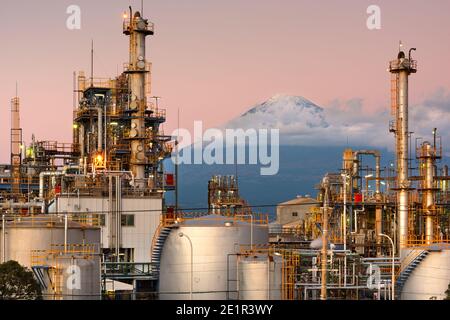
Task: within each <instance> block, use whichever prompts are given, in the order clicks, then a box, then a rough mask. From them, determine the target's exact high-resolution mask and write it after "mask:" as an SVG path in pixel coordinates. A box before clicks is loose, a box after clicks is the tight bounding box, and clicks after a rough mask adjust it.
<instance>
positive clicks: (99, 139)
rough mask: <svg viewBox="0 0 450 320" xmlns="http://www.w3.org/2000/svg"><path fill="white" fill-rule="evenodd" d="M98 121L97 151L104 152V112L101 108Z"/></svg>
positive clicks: (98, 109) (98, 110)
mask: <svg viewBox="0 0 450 320" xmlns="http://www.w3.org/2000/svg"><path fill="white" fill-rule="evenodd" d="M97 112H98V120H97V127H98V129H97V151H98V152H102V150H103V110H102V108H101V107H98V108H97Z"/></svg>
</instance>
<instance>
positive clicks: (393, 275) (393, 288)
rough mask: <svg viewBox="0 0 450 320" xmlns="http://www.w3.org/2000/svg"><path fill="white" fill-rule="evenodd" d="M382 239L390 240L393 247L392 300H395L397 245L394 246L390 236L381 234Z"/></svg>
mask: <svg viewBox="0 0 450 320" xmlns="http://www.w3.org/2000/svg"><path fill="white" fill-rule="evenodd" d="M379 235H380V237H386V238H388V239H389V241H390V242H391V245H392V272H391V273H392V276H391V277H392V278H391V288H392V296H391V299H392V300H394V299H395V245H394V241H392V238H391V237H389V236H388V235H386V234H384V233H380V234H379Z"/></svg>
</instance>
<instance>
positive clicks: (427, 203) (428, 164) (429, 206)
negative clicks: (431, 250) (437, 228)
mask: <svg viewBox="0 0 450 320" xmlns="http://www.w3.org/2000/svg"><path fill="white" fill-rule="evenodd" d="M433 149H434V148H433V147H432V146H431V145H430V144H429V143H428V142H424V143H423V155H424V156H425V162H424V165H425V172H424V176H425V179H424V189H425V192H424V203H423V204H424V211H425V213H426V220H425V240H426V243H427V244H431V243H432V241H433V237H434V230H433V227H434V221H433V213H434V212H433V211H434V195H433V193H434V192H433V182H434V157H435V155H434V152H433ZM434 150H435V149H434Z"/></svg>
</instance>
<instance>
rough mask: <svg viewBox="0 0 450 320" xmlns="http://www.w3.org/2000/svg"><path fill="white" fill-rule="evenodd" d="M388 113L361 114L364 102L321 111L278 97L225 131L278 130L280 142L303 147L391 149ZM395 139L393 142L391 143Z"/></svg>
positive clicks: (312, 105) (306, 102)
mask: <svg viewBox="0 0 450 320" xmlns="http://www.w3.org/2000/svg"><path fill="white" fill-rule="evenodd" d="M388 123H389V121H388V114H380V115H377V116H375V117H374V116H373V115H371V114H370V113H366V112H362V102H361V101H360V100H352V101H348V102H346V104H345V105H344V106H341V105H340V104H338V105H332V106H330V107H327V108H322V107H320V106H318V105H317V104H315V103H314V102H312V101H310V100H308V99H306V98H304V97H301V96H290V95H282V94H278V95H275V96H273V97H272V98H270V99H269V100H267V101H265V102H262V103H260V104H258V105H256V106H253V107H252V108H251V109H249V110H248V111H247V112H245V113H244V114H242V115H241V116H240V117H237V118H235V119H233V120H231V121H229V122H227V123H226V124H225V125H224V126H222V128H223V129H225V128H227V129H229V128H231V129H238V128H241V129H245V130H247V129H261V128H267V129H279V131H280V143H281V144H284V145H302V146H317V145H321V146H345V145H348V144H357V145H361V144H364V145H367V146H373V147H378V146H380V147H386V146H388V147H390V146H392V141H393V139H392V137H390V136H389V133H388ZM391 140H392V141H391Z"/></svg>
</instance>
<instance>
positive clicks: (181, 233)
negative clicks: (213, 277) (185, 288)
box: [178, 232, 239, 300]
mask: <svg viewBox="0 0 450 320" xmlns="http://www.w3.org/2000/svg"><path fill="white" fill-rule="evenodd" d="M178 236H179V237H180V238H183V237H185V238H186V239H188V240H189V244H190V246H191V279H190V280H191V281H190V294H189V297H190V299H189V300H192V298H193V296H192V293H193V291H194V247H193V246H192V240H191V238H189V236H187V235H186V234H184V233H183V232H180V233H179V234H178ZM238 273H239V271H238Z"/></svg>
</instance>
